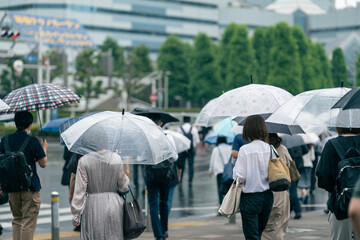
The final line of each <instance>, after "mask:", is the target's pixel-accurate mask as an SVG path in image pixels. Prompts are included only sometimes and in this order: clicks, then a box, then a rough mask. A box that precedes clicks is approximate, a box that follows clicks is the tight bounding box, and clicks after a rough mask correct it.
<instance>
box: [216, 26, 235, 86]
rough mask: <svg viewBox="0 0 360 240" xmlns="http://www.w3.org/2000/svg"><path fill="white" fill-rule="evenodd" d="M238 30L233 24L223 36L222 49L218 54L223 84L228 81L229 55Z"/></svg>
mask: <svg viewBox="0 0 360 240" xmlns="http://www.w3.org/2000/svg"><path fill="white" fill-rule="evenodd" d="M236 28H237V25H236V24H235V23H231V24H229V25H228V26H227V28H226V29H225V31H224V34H223V35H222V39H221V43H220V49H219V52H218V53H219V55H217V56H218V58H219V67H220V77H221V80H222V81H223V82H225V80H226V74H227V65H228V62H229V54H230V51H231V47H230V41H231V39H232V37H233V35H234V32H235V30H236Z"/></svg>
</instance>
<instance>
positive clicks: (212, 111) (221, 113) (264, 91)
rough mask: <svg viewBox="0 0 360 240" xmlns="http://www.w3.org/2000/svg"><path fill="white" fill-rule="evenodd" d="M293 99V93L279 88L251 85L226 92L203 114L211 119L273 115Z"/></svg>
mask: <svg viewBox="0 0 360 240" xmlns="http://www.w3.org/2000/svg"><path fill="white" fill-rule="evenodd" d="M292 97H293V95H291V93H289V92H287V91H285V90H284V89H281V88H278V87H274V86H270V85H263V84H249V85H246V86H243V87H239V88H235V89H232V90H230V91H227V92H225V93H224V94H222V95H221V96H219V97H218V98H216V99H215V100H214V101H213V102H211V103H209V106H207V105H206V106H205V107H206V109H204V112H203V114H204V115H205V116H209V117H232V116H233V117H236V116H240V117H246V116H250V115H254V114H263V113H273V112H274V111H275V110H276V109H277V108H278V107H280V106H281V105H282V104H284V103H285V102H286V101H288V100H289V99H291V98H292ZM205 107H204V108H205Z"/></svg>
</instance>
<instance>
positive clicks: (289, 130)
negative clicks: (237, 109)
mask: <svg viewBox="0 0 360 240" xmlns="http://www.w3.org/2000/svg"><path fill="white" fill-rule="evenodd" d="M270 115H271V114H269V113H267V114H261V116H262V117H263V118H264V119H267V118H268V117H269V116H270ZM245 120H246V118H245V117H236V118H234V121H235V122H237V123H238V125H239V126H243V125H244V123H245ZM265 124H266V127H267V130H268V132H269V133H284V134H289V135H293V134H298V133H305V132H304V130H303V129H302V128H301V127H300V126H299V125H286V124H280V123H269V122H265ZM232 131H233V132H238V133H242V128H233V129H232Z"/></svg>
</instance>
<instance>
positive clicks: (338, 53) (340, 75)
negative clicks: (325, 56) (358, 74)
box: [331, 48, 351, 87]
mask: <svg viewBox="0 0 360 240" xmlns="http://www.w3.org/2000/svg"><path fill="white" fill-rule="evenodd" d="M331 74H332V79H333V84H334V86H335V87H339V86H340V85H341V82H344V87H350V86H351V84H350V81H349V79H348V74H347V67H346V61H345V56H344V53H343V51H342V49H341V48H336V49H334V51H333V56H332V60H331Z"/></svg>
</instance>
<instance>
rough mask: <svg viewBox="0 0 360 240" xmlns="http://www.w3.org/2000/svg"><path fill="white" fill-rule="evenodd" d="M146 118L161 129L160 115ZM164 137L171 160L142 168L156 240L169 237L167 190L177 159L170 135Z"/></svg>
mask: <svg viewBox="0 0 360 240" xmlns="http://www.w3.org/2000/svg"><path fill="white" fill-rule="evenodd" d="M147 117H148V118H150V119H151V120H153V122H154V123H155V124H156V125H158V126H159V128H161V126H162V124H163V123H162V121H161V116H160V114H156V113H152V114H149V115H148V116H147ZM166 136H167V138H168V140H169V142H170V143H171V145H172V146H173V147H174V148H173V151H172V152H171V158H169V159H167V160H165V161H162V162H160V163H158V164H156V165H146V166H144V172H145V184H146V187H147V191H148V202H149V209H150V218H151V226H152V229H153V234H154V237H155V239H157V240H165V239H166V238H168V236H169V234H168V219H169V202H168V199H169V190H170V186H171V184H172V182H173V180H174V179H175V180H176V178H177V175H176V172H175V171H176V168H174V164H175V161H176V160H177V159H178V154H177V151H176V147H175V142H174V139H173V137H172V136H171V135H169V134H167V135H166Z"/></svg>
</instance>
